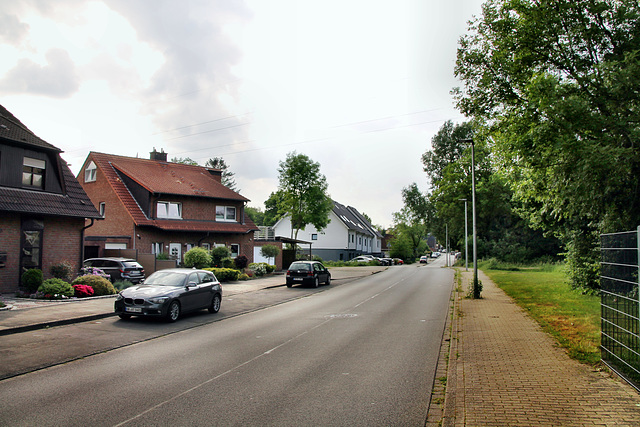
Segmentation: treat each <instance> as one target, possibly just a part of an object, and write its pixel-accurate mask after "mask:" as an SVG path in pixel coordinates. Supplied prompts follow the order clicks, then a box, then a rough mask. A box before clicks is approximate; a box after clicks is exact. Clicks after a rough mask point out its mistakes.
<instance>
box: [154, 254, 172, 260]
mask: <svg viewBox="0 0 640 427" xmlns="http://www.w3.org/2000/svg"><path fill="white" fill-rule="evenodd" d="M156 259H159V260H161V261H166V260H168V259H169V254H168V253H166V252H160V253H159V254H156Z"/></svg>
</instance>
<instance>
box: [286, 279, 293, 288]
mask: <svg viewBox="0 0 640 427" xmlns="http://www.w3.org/2000/svg"><path fill="white" fill-rule="evenodd" d="M292 286H293V283H292V282H290V281H288V280H287V288H290V287H292Z"/></svg>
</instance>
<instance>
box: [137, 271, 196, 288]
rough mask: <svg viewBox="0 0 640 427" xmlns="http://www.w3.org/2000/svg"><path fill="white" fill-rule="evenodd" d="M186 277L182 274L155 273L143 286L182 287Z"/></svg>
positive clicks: (169, 272)
mask: <svg viewBox="0 0 640 427" xmlns="http://www.w3.org/2000/svg"><path fill="white" fill-rule="evenodd" d="M186 277H187V275H186V274H184V273H176V272H172V271H156V272H155V273H153V274H152V275H151V276H149V278H148V279H147V280H145V281H144V284H145V285H157V286H183V285H184V281H185V279H186Z"/></svg>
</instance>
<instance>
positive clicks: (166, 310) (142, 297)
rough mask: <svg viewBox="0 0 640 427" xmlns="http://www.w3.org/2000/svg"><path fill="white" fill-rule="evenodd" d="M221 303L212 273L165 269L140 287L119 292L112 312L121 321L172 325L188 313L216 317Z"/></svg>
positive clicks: (184, 269) (186, 269)
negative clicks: (149, 318) (145, 318)
mask: <svg viewBox="0 0 640 427" xmlns="http://www.w3.org/2000/svg"><path fill="white" fill-rule="evenodd" d="M221 302H222V287H221V286H220V282H218V279H216V276H215V275H214V274H213V273H212V272H210V271H206V270H195V269H190V268H168V269H166V270H159V271H156V272H155V273H153V274H152V275H151V276H149V277H148V278H147V280H145V281H144V283H142V284H140V285H137V286H131V287H129V288H127V289H125V290H123V291H121V292H120V293H119V294H118V296H117V297H116V301H115V303H114V308H115V312H116V314H117V315H118V316H120V318H121V319H129V318H130V317H131V316H154V317H165V318H166V319H167V320H169V321H170V322H175V321H176V320H178V318H179V317H180V315H181V314H182V313H186V312H190V311H196V310H202V309H205V308H206V309H208V310H209V312H210V313H217V312H218V311H219V310H220V304H221Z"/></svg>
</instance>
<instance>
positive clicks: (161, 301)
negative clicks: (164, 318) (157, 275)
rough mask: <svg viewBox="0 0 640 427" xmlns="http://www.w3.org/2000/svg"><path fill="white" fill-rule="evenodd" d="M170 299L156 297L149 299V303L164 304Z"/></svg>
mask: <svg viewBox="0 0 640 427" xmlns="http://www.w3.org/2000/svg"><path fill="white" fill-rule="evenodd" d="M168 299H169V297H154V298H149V302H152V303H154V304H164V303H165V302H166V301H167V300H168Z"/></svg>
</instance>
